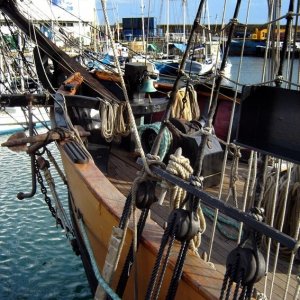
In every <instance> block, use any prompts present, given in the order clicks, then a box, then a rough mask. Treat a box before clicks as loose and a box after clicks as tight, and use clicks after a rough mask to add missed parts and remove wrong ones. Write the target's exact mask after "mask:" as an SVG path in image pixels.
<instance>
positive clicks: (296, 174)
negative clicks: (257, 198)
mask: <svg viewBox="0 0 300 300" xmlns="http://www.w3.org/2000/svg"><path fill="white" fill-rule="evenodd" d="M278 167H280V166H278ZM275 176H276V173H275V172H274V170H271V171H270V172H269V173H268V176H267V182H266V190H265V193H264V197H263V201H262V207H264V209H265V217H266V223H268V224H272V223H271V222H273V226H274V227H275V228H277V229H279V228H280V224H281V223H282V214H281V213H276V214H275V215H274V220H273V221H272V211H273V210H272V204H273V202H274V198H275V193H276V191H280V192H279V194H278V195H277V197H278V199H277V203H276V207H275V208H274V210H275V211H278V212H281V211H283V209H284V207H283V205H284V203H285V187H286V185H287V183H288V181H287V180H288V178H287V174H286V172H284V173H283V174H282V175H281V177H280V179H279V183H278V187H276V180H275ZM299 199H300V166H298V165H294V166H293V169H292V173H291V178H290V187H289V191H288V199H287V201H286V202H287V207H286V214H285V215H286V216H288V219H286V220H285V223H284V227H283V230H284V232H285V233H286V234H288V235H290V236H297V234H298V233H297V232H296V231H297V228H298V222H299V219H300V202H299ZM264 243H266V240H265V239H264ZM280 254H281V255H282V256H284V257H286V258H287V257H288V256H289V255H290V254H291V250H289V249H286V248H285V247H281V249H280Z"/></svg>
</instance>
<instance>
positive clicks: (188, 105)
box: [171, 84, 200, 121]
mask: <svg viewBox="0 0 300 300" xmlns="http://www.w3.org/2000/svg"><path fill="white" fill-rule="evenodd" d="M171 117H172V118H177V119H184V120H187V121H191V120H198V119H199V118H200V109H199V105H198V102H197V93H196V91H195V90H194V87H193V86H192V85H191V84H187V86H186V87H183V88H181V89H179V90H178V91H177V93H176V98H175V102H174V104H173V105H172V112H171Z"/></svg>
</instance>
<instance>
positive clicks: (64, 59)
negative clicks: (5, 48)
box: [0, 0, 117, 100]
mask: <svg viewBox="0 0 300 300" xmlns="http://www.w3.org/2000/svg"><path fill="white" fill-rule="evenodd" d="M0 10H1V11H2V12H3V13H4V14H6V15H7V16H8V17H9V18H10V19H11V20H12V21H13V22H14V23H15V24H16V25H17V26H18V27H19V28H20V29H21V30H22V31H23V32H24V33H25V34H26V35H27V36H28V37H29V38H31V39H33V37H35V38H36V40H35V39H33V42H34V43H36V44H37V45H38V47H39V48H40V49H41V50H42V51H43V52H44V53H45V54H46V55H47V56H48V57H49V58H51V59H52V60H53V62H54V63H55V64H56V65H57V66H58V68H59V69H60V70H61V71H62V72H63V73H64V74H65V75H67V76H69V75H71V74H73V73H74V72H80V73H81V74H82V76H83V78H84V82H83V86H84V88H85V89H86V91H87V93H88V94H89V95H91V96H97V97H103V98H109V99H115V100H117V98H116V97H115V96H114V95H113V94H112V93H111V92H109V91H108V90H107V89H106V88H105V87H104V86H103V85H102V84H101V83H100V82H99V81H98V80H96V79H95V78H94V77H93V75H92V74H91V73H89V72H88V71H87V70H86V69H85V68H84V67H83V66H81V65H80V64H79V63H78V62H76V61H75V59H73V58H71V57H70V56H69V55H67V54H66V53H65V52H64V51H62V50H61V49H59V48H58V47H57V46H56V45H55V44H54V43H53V42H52V41H50V40H49V39H48V38H47V37H45V36H44V35H43V34H42V33H41V32H40V31H39V30H38V29H37V28H36V27H35V26H34V25H33V24H32V23H31V22H29V21H28V20H27V19H26V18H25V17H24V16H23V15H22V14H21V13H20V11H19V10H18V9H17V7H16V4H15V2H14V1H13V0H0Z"/></svg>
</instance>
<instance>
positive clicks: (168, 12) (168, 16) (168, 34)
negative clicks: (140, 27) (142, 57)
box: [166, 0, 170, 57]
mask: <svg viewBox="0 0 300 300" xmlns="http://www.w3.org/2000/svg"><path fill="white" fill-rule="evenodd" d="M169 10H170V0H167V31H166V43H167V57H169V38H170V33H169V23H170V11H169Z"/></svg>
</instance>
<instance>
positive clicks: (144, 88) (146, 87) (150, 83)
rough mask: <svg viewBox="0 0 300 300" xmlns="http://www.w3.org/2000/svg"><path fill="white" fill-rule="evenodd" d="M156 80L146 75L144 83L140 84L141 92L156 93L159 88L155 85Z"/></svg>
mask: <svg viewBox="0 0 300 300" xmlns="http://www.w3.org/2000/svg"><path fill="white" fill-rule="evenodd" d="M154 82H155V80H154V79H152V78H150V77H149V75H146V76H145V77H144V78H143V81H142V84H141V86H140V92H141V93H154V92H156V91H157V89H156V88H155V87H154Z"/></svg>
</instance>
